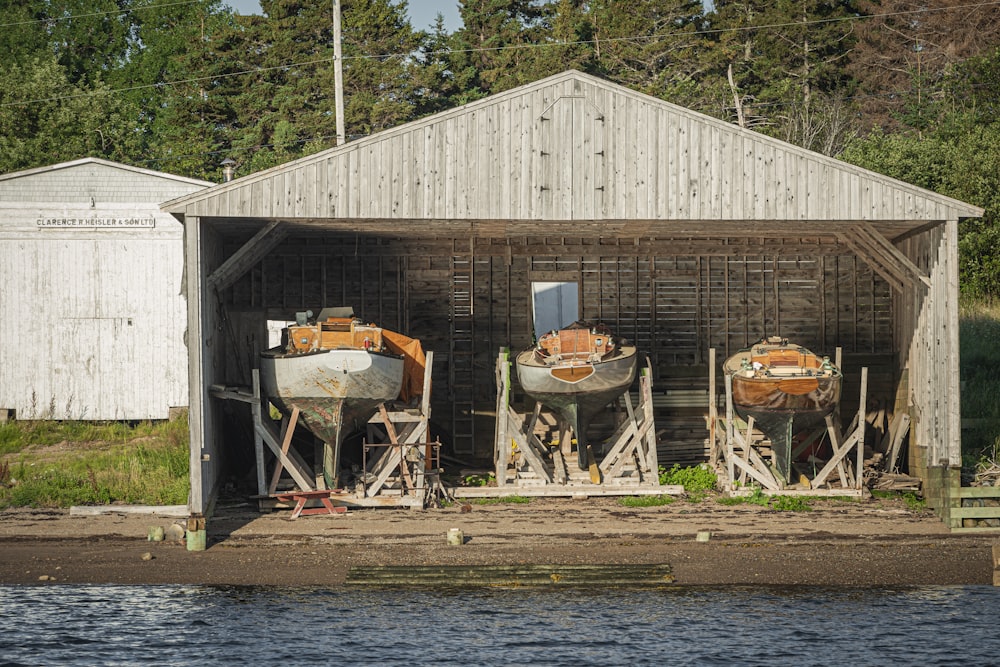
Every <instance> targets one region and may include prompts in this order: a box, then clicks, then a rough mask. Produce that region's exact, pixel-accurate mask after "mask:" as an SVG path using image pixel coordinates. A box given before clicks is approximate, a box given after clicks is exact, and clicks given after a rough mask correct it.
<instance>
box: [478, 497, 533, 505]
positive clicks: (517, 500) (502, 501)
mask: <svg viewBox="0 0 1000 667" xmlns="http://www.w3.org/2000/svg"><path fill="white" fill-rule="evenodd" d="M469 502H470V503H475V504H476V505H527V504H528V503H530V502H531V498H528V497H526V496H500V497H497V498H472V499H470V500H469Z"/></svg>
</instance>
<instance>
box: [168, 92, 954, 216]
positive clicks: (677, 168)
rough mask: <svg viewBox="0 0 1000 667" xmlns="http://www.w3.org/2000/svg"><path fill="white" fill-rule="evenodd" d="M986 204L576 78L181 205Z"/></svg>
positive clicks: (863, 212) (498, 211) (812, 207)
mask: <svg viewBox="0 0 1000 667" xmlns="http://www.w3.org/2000/svg"><path fill="white" fill-rule="evenodd" d="M970 209H971V207H967V206H965V205H963V204H961V203H960V202H956V201H954V200H951V199H948V198H946V197H942V196H939V195H936V194H934V193H932V192H929V191H927V190H922V189H920V188H917V187H915V186H911V185H908V184H905V183H902V182H900V181H896V180H893V179H890V178H888V177H885V176H881V175H878V174H875V173H873V172H870V171H867V170H864V169H860V168H858V167H854V166H851V165H848V164H845V163H843V162H839V161H837V160H833V159H830V158H827V157H824V156H822V155H819V154H816V153H812V152H810V151H806V150H803V149H800V148H798V147H795V146H792V145H790V144H787V143H784V142H781V141H778V140H775V139H771V138H769V137H765V136H763V135H760V134H757V133H755V132H751V131H747V130H741V129H740V128H738V127H735V126H733V125H731V124H728V123H724V122H722V121H719V120H716V119H713V118H710V117H708V116H705V115H702V114H698V113H695V112H692V111H689V110H687V109H683V108H681V107H677V106H675V105H672V104H670V103H667V102H664V101H662V100H659V99H657V98H653V97H649V96H646V95H643V94H641V93H637V92H634V91H630V90H628V89H625V88H622V87H620V86H616V85H613V84H609V83H607V82H605V81H602V80H600V79H597V78H594V77H591V76H588V75H585V74H582V73H579V72H567V73H564V74H560V75H557V76H553V77H549V78H548V79H544V80H542V81H539V82H537V83H535V84H531V85H528V86H523V87H521V88H517V89H514V90H511V91H508V92H505V93H501V94H499V95H495V96H492V97H490V98H487V99H484V100H480V101H478V102H474V103H472V104H468V105H465V106H463V107H459V108H456V109H453V110H450V111H446V112H443V113H440V114H436V115H434V116H432V117H430V118H427V119H424V120H420V121H415V122H412V123H409V124H406V125H403V126H400V127H399V128H395V129H392V130H388V131H385V132H381V133H379V134H377V135H374V136H372V137H368V138H365V139H361V140H358V141H355V142H351V143H349V144H346V145H344V146H342V147H338V148H332V149H329V150H326V151H323V152H320V153H317V154H316V155H313V156H310V157H307V158H303V159H300V160H297V161H295V162H291V163H289V164H286V165H282V166H280V167H275V168H273V169H270V170H267V171H263V172H260V173H258V174H254V175H251V176H248V177H245V178H241V179H238V180H237V181H234V182H232V183H229V184H226V185H223V186H220V187H217V188H213V189H212V191H211V192H206V193H203V194H200V195H196V196H194V197H188V198H186V199H184V200H179V201H177V202H173V203H171V205H170V210H172V211H176V212H183V213H185V214H187V215H200V216H227V217H240V216H247V217H266V218H283V219H292V218H299V219H302V218H306V219H310V218H311V219H327V218H341V219H355V218H368V219H430V220H551V221H557V220H584V221H591V220H676V221H682V220H683V221H705V222H704V225H706V226H711V222H708V221H713V220H736V221H740V222H744V221H754V220H799V221H802V227H803V230H805V229H808V227H809V226H810V225H812V224H813V223H816V222H818V221H822V220H870V221H886V220H914V219H919V220H944V219H950V218H957V217H959V216H961V215H969V214H970V213H969V210H970Z"/></svg>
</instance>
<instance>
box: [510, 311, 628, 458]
mask: <svg viewBox="0 0 1000 667" xmlns="http://www.w3.org/2000/svg"><path fill="white" fill-rule="evenodd" d="M516 365H517V378H518V381H519V382H520V383H521V387H522V388H523V389H524V391H525V392H526V393H527V394H528V395H529V396H531V397H532V398H533V399H535V400H536V401H538V402H539V403H541V404H542V405H544V406H545V407H547V408H549V409H550V410H554V411H555V412H556V413H557V414H558V415H559V416H560V418H562V419H563V420H564V421H565V422H567V423H569V425H570V427H571V428H572V429H573V435H574V436H575V437H576V443H577V457H578V459H579V465H580V468H581V469H583V470H586V469H587V467H588V458H587V428H588V426H589V425H590V421H591V419H592V418H593V417H594V415H596V414H597V413H598V412H600V411H601V410H602V409H603V408H604V407H605V406H606V405H607V404H608V403H610V402H611V401H613V400H615V399H616V398H618V397H619V396H621V395H622V394H623V393H625V391H626V390H627V389H628V388H629V386H630V385H631V384H632V381H633V380H634V379H635V369H636V350H635V347H634V346H632V345H628V344H626V343H625V341H623V340H621V339H619V338H616V337H615V336H614V335H612V333H611V331H610V329H608V327H606V326H604V325H603V324H598V325H596V326H592V325H590V324H587V323H586V322H576V323H574V324H571V325H570V326H568V327H566V328H565V329H561V330H559V331H550V332H549V333H547V334H545V335H543V336H542V337H541V338H539V339H538V344H537V345H534V346H532V347H531V348H529V349H527V350H524V351H523V352H521V353H520V354H518V355H517V359H516Z"/></svg>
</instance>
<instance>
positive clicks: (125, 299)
mask: <svg viewBox="0 0 1000 667" xmlns="http://www.w3.org/2000/svg"><path fill="white" fill-rule="evenodd" d="M87 167H88V174H89V175H92V176H93V175H95V172H100V173H97V174H96V175H97V176H98V177H99V178H100V179H101V181H102V182H103V181H105V180H108V179H111V180H112V181H114V182H115V183H116V185H117V186H118V188H119V189H121V190H123V191H131V192H132V193H133V195H125V196H123V197H121V198H123V199H128V198H129V197H130V196H134V192H135V190H136V188H129V187H128V184H127V182H125V181H127V180H129V179H128V177H130V176H134V174H132V173H130V172H127V171H124V172H123V171H118V172H117V173H104V172H107V171H108V170H107V169H106V168H105V165H103V164H102V165H97V166H96V168H95V166H94V165H87ZM68 171H72V170H68ZM140 176H141V180H149V179H150V178H154V177H148V176H146V175H140ZM40 177H41V178H42V180H45V181H46V182H51V181H52V179H53V175H52V174H51V173H43V174H40V175H39V176H32V177H28V178H26V179H25V183H24V184H25V185H26V186H29V185H30V187H23V188H20V189H16V188H14V187H13V186H14V185H17V184H16V183H11V182H9V181H8V182H6V183H3V185H4V186H5V187H6V191H5V190H4V188H3V187H0V409H12V410H15V411H16V412H15V415H16V417H17V418H18V419H94V420H105V419H128V420H135V419H165V418H167V417H168V415H169V411H170V408H171V407H178V406H186V405H187V404H188V371H187V361H188V354H187V347H186V345H185V341H184V335H185V330H186V322H187V300H186V296H185V294H184V291H183V279H184V276H183V267H184V255H183V236H184V230H183V226H182V225H181V224H180V223H179V222H178V221H177V220H176V219H175V218H174V217H173V216H171V215H169V214H165V213H162V212H161V211H160V210H159V206H158V202H156V201H150V202H148V203H106V202H101V201H100V200H97V199H96V198H95V199H94V201H93V205H92V204H91V197H90V196H89V195H88V196H87V197H83V198H81V197H79V196H77V195H76V194H74V193H73V192H67V191H65V190H63V191H60V190H56V191H54V192H52V197H53V198H57V197H60V195H61V196H62V200H61V201H62V202H63V203H58V204H54V203H51V200H50V201H49V202H47V203H35V202H37V201H38V199H39V195H38V194H37V193H38V187H37V183H34V182H33V181H35V180H38V178H40ZM61 178H62V180H64V181H66V182H67V183H69V182H72V180H73V179H72V178H70V177H69V176H68V175H63V176H62V177H61ZM164 180H166V179H164ZM184 180H185V181H187V182H182V183H174V184H173V192H174V193H175V194H177V193H178V192H179V191H180V192H185V191H187V192H190V191H193V190H196V189H200V188H201V187H204V186H205V185H204V184H201V185H197V184H195V185H192V184H193V183H195V182H191V181H189V180H188V179H184ZM168 185H170V184H169V183H168ZM81 187H83V188H86V189H87V190H89V191H91V192H93V191H95V190H99V189H98V188H95V187H93V184H88V183H82V184H81ZM147 189H149V190H150V191H152V192H155V191H156V188H155V187H154V188H147ZM168 189H169V188H168ZM107 190H108V189H107V188H106V187H105V188H104V190H102V191H104V192H107ZM28 193H30V196H18V195H19V194H20V195H26V194H28ZM106 196H110V195H106ZM168 196H169V195H168ZM11 200H15V201H11ZM66 202H70V203H66ZM74 202H78V203H74ZM63 220H67V221H69V220H75V221H83V222H82V223H81V222H76V223H72V225H70V224H69V223H62V221H63ZM130 220H131V221H136V220H138V221H141V225H142V226H125V227H118V226H113V225H116V224H121V222H120V221H130ZM51 221H59V222H58V223H57V224H55V225H52V224H51ZM114 221H119V222H114ZM91 223H93V224H91Z"/></svg>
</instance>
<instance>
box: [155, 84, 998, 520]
mask: <svg viewBox="0 0 1000 667" xmlns="http://www.w3.org/2000/svg"><path fill="white" fill-rule="evenodd" d="M164 210H166V211H169V212H171V213H173V214H174V215H175V216H177V217H178V219H180V220H183V222H184V224H185V226H186V230H187V236H186V263H187V267H188V275H189V280H188V283H187V285H188V294H189V305H190V310H189V320H188V322H189V324H188V326H189V331H190V332H191V336H192V339H193V340H197V341H199V342H200V344H198V345H192V346H191V376H190V381H191V403H190V405H191V429H192V441H191V445H192V451H191V462H192V468H191V472H192V496H191V509H192V511H193V512H203V511H205V509H206V508H207V507H208V506H209V504H210V501H211V497H212V494H213V492H214V489H215V488H216V485H217V484H218V482H219V480H220V479H221V474H222V472H223V468H222V466H223V463H222V462H223V461H224V460H225V459H226V458H227V456H226V454H227V452H226V447H227V446H231V445H227V444H226V443H225V440H224V438H225V435H226V434H227V433H232V432H233V429H232V428H230V424H229V423H227V419H228V417H227V416H226V413H225V410H224V408H223V406H222V405H221V404H220V401H218V400H216V399H214V398H213V397H212V396H211V395H210V393H209V391H208V388H209V387H210V386H211V385H213V384H216V383H218V384H247V383H248V381H249V378H248V370H247V366H248V365H249V363H253V360H254V359H255V358H256V357H255V354H256V352H257V351H259V350H260V349H263V347H265V344H264V341H265V335H266V328H265V325H266V322H267V320H268V319H274V320H278V319H288V318H290V316H291V313H292V312H294V311H295V310H305V309H306V308H311V309H315V308H316V307H317V306H322V305H351V306H354V307H355V309H356V311H357V312H360V313H362V314H363V316H364V317H366V318H370V319H372V320H375V321H378V322H379V323H380V324H382V325H383V326H387V327H390V328H394V329H397V330H402V331H404V332H405V333H407V334H409V335H411V336H415V337H418V338H420V339H421V340H422V341H424V347H425V348H427V349H431V350H433V351H434V352H435V359H436V362H437V363H436V364H435V374H436V377H435V380H434V398H435V400H436V401H437V405H436V407H435V412H434V414H435V419H436V420H439V421H441V422H443V423H445V424H447V425H448V426H449V427H450V428H451V430H452V440H453V442H454V446H455V449H456V451H465V452H469V453H471V454H472V455H480V456H482V455H486V456H489V455H490V454H491V448H492V440H491V438H492V434H493V429H492V424H491V423H490V421H491V420H492V417H491V416H490V415H491V410H493V409H494V408H495V395H496V388H495V377H494V371H493V369H494V368H495V363H494V360H495V359H496V355H497V349H498V347H500V346H510V347H512V348H513V349H517V348H521V347H524V346H527V345H529V344H530V342H531V336H532V323H531V294H532V291H533V289H534V287H535V286H536V285H537V284H538V283H551V282H558V283H575V284H576V286H577V287H578V289H577V290H576V291H575V292H574V293H575V294H578V299H579V303H578V311H577V312H578V314H579V316H580V317H581V318H583V319H592V320H597V321H603V322H605V323H606V324H608V325H609V326H610V327H611V328H612V329H613V330H616V331H617V332H619V333H620V334H622V335H625V336H627V337H628V338H630V339H631V340H633V341H634V342H635V343H636V344H637V345H638V346H639V348H640V350H642V351H643V352H645V353H647V354H649V355H650V356H651V359H652V365H653V374H654V388H658V389H654V391H660V392H668V391H669V390H670V388H671V387H680V388H683V389H685V390H689V389H691V388H693V387H695V386H704V387H705V389H704V392H705V395H706V396H707V393H708V389H707V380H706V378H707V377H708V376H709V372H708V371H709V359H710V354H709V351H710V350H717V351H718V352H719V356H720V358H725V356H726V355H728V354H730V353H732V352H735V351H736V350H738V349H740V348H741V347H746V346H748V345H750V344H751V343H753V342H754V341H756V340H757V339H759V337H760V336H761V335H763V334H768V335H775V334H780V335H782V336H785V337H788V338H789V339H792V340H794V341H796V342H798V343H799V344H802V345H805V346H807V347H808V348H809V349H812V350H814V351H819V352H821V353H824V354H827V353H830V352H831V351H832V350H833V349H835V348H842V349H843V353H844V367H845V372H846V373H848V374H849V375H850V377H852V378H858V377H859V375H860V370H861V368H862V367H865V368H870V369H871V375H870V381H869V389H868V393H867V396H868V397H869V399H872V397H877V398H878V400H880V401H881V402H882V405H886V406H890V408H891V409H893V410H895V411H897V412H903V411H905V412H906V413H908V414H909V415H910V417H911V420H912V421H911V423H912V428H911V446H910V470H911V471H912V472H914V473H915V474H919V475H921V476H925V479H930V478H931V476H932V474H931V471H930V470H929V469H931V468H943V469H947V470H954V469H955V467H956V466H958V465H960V459H961V452H960V431H959V424H960V421H959V400H960V397H959V378H958V261H957V260H958V225H959V221H960V220H961V219H963V218H970V217H979V216H981V215H982V214H983V211H982V209H980V208H978V207H975V206H971V205H968V204H965V203H963V202H960V201H957V200H954V199H951V198H948V197H945V196H942V195H939V194H937V193H935V192H931V191H928V190H925V189H922V188H919V187H915V186H913V185H910V184H908V183H904V182H901V181H899V180H896V179H892V178H889V177H886V176H884V175H881V174H877V173H874V172H872V171H868V170H865V169H862V168H859V167H856V166H853V165H849V164H846V163H844V162H840V161H838V160H835V159H832V158H829V157H826V156H823V155H820V154H817V153H813V152H810V151H807V150H804V149H802V148H799V147H797V146H793V145H791V144H788V143H785V142H782V141H779V140H776V139H773V138H770V137H766V136H763V135H761V134H757V133H755V132H752V131H749V130H743V129H740V128H739V127H736V126H734V125H731V124H728V123H725V122H722V121H720V120H718V119H715V118H710V117H708V116H705V115H702V114H698V113H695V112H692V111H690V110H688V109H684V108H681V107H678V106H676V105H673V104H670V103H668V102H665V101H663V100H660V99H656V98H653V97H650V96H647V95H643V94H641V93H637V92H635V91H632V90H629V89H626V88H624V87H621V86H618V85H615V84H612V83H609V82H607V81H603V80H600V79H598V78H595V77H593V76H589V75H586V74H582V73H580V72H575V71H570V72H564V73H562V74H559V75H556V76H552V77H549V78H546V79H543V80H541V81H537V82H535V83H532V84H529V85H526V86H522V87H519V88H515V89H512V90H509V91H506V92H503V93H500V94H498V95H494V96H492V97H488V98H485V99H483V100H479V101H476V102H473V103H471V104H468V105H465V106H462V107H459V108H456V109H452V110H449V111H445V112H442V113H439V114H436V115H434V116H430V117H427V118H424V119H421V120H418V121H415V122H412V123H408V124H406V125H402V126H400V127H397V128H394V129H391V130H388V131H385V132H381V133H379V134H376V135H373V136H370V137H367V138H364V139H361V140H358V141H355V142H351V143H348V144H346V145H344V146H340V147H337V148H332V149H329V150H326V151H323V152H320V153H317V154H315V155H310V156H308V157H305V158H302V159H300V160H296V161H294V162H290V163H288V164H285V165H281V166H278V167H274V168H272V169H269V170H266V171H263V172H260V173H257V174H253V175H250V176H247V177H245V178H240V179H237V180H235V181H232V182H230V183H226V184H223V185H219V186H217V187H215V188H212V189H210V190H206V191H204V192H200V193H194V194H192V195H188V196H185V197H182V198H180V199H177V200H174V201H171V202H167V203H166V204H164ZM234 345H236V346H237V347H241V348H244V349H234ZM230 356H231V357H233V358H228V357H230ZM439 369H440V370H439ZM438 374H440V377H437V375H438ZM855 382H856V383H858V384H860V380H859V379H856V380H855ZM699 383H701V385H699ZM845 393H846V395H847V396H855V397H857V396H858V395H859V392H858V390H857V387H856V386H855V387H850V388H848V389H847V391H846V392H845ZM854 400H855V401H857V400H858V399H857V398H855V399H854ZM707 403H708V400H707V399H706V400H705V404H706V407H702V406H701V404H699V405H698V406H697V407H696V408H695V409H696V410H697V411H698V413H697V414H693V415H692V414H690V411H691V409H690V408H687V407H685V408H683V409H684V410H687V412H688V414H682V413H681V410H676V409H674V408H673V407H671V406H667V407H666V408H665V409H664V410H663V411H662V412H658V414H657V417H656V424H657V427H658V428H661V427H662V428H664V429H665V431H666V434H667V435H666V436H665V437H664V438H663V439H662V443H658V448H659V444H662V447H663V449H662V451H661V452H660V461H661V462H663V461H670V460H671V459H672V458H674V457H675V454H676V450H677V448H678V447H679V446H680V445H683V446H684V447H687V446H688V445H687V444H685V443H686V442H689V441H690V440H691V439H692V438H694V439H695V440H696V442H695V445H696V446H697V448H698V452H699V455H702V456H703V455H704V448H703V446H702V444H701V443H703V442H704V441H705V438H706V428H705V423H706V422H705V417H706V414H705V413H706V412H707ZM682 407H683V406H682ZM845 414H850V412H849V411H848V410H847V409H846V408H845ZM463 420H466V421H468V422H471V423H465V422H463ZM463 438H466V439H467V440H466V441H463ZM460 445H461V446H462V447H464V448H466V449H464V450H460V449H459V446H460ZM245 447H247V448H249V447H250V445H249V444H245ZM681 459H682V457H681V456H679V455H677V456H676V460H681Z"/></svg>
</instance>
